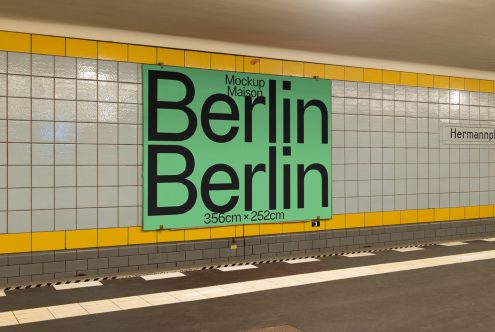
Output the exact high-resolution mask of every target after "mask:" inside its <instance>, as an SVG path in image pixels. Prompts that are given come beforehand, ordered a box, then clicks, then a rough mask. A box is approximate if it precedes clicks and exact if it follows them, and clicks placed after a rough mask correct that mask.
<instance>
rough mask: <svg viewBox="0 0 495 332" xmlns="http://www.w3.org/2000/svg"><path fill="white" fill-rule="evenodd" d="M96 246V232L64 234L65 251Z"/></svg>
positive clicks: (78, 231)
mask: <svg viewBox="0 0 495 332" xmlns="http://www.w3.org/2000/svg"><path fill="white" fill-rule="evenodd" d="M97 246H98V230H96V229H80V230H76V231H66V232H65V247H66V248H67V249H81V248H94V247H97Z"/></svg>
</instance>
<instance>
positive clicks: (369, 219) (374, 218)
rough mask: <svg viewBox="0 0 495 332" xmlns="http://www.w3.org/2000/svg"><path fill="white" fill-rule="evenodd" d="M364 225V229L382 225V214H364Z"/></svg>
mask: <svg viewBox="0 0 495 332" xmlns="http://www.w3.org/2000/svg"><path fill="white" fill-rule="evenodd" d="M364 225H365V226H366V227H369V226H381V225H383V213H382V212H368V213H365V214H364Z"/></svg>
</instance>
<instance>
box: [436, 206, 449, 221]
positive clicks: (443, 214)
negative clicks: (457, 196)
mask: <svg viewBox="0 0 495 332" xmlns="http://www.w3.org/2000/svg"><path fill="white" fill-rule="evenodd" d="M449 215H450V209H449V208H441V209H435V221H446V220H449V218H450V217H449Z"/></svg>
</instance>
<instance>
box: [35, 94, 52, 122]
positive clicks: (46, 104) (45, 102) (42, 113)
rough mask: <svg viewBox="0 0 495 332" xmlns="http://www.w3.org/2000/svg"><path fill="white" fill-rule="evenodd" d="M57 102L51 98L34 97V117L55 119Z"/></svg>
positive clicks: (47, 119)
mask: <svg viewBox="0 0 495 332" xmlns="http://www.w3.org/2000/svg"><path fill="white" fill-rule="evenodd" d="M54 105H55V103H54V101H53V100H49V99H32V119H33V120H46V121H52V120H53V119H54V117H55V116H54V114H55V113H54V109H55V106H54Z"/></svg>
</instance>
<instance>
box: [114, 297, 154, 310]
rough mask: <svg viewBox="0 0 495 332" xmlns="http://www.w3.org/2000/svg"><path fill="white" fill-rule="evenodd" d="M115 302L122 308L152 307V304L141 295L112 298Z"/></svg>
mask: <svg viewBox="0 0 495 332" xmlns="http://www.w3.org/2000/svg"><path fill="white" fill-rule="evenodd" d="M111 301H112V302H113V304H115V305H116V306H117V307H119V308H120V309H122V310H128V309H137V308H144V307H150V306H151V304H150V303H148V302H147V301H145V300H144V299H142V298H141V297H139V296H128V297H120V298H117V299H112V300H111Z"/></svg>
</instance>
